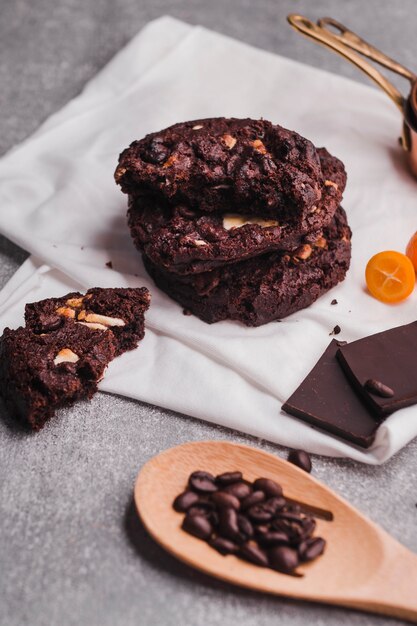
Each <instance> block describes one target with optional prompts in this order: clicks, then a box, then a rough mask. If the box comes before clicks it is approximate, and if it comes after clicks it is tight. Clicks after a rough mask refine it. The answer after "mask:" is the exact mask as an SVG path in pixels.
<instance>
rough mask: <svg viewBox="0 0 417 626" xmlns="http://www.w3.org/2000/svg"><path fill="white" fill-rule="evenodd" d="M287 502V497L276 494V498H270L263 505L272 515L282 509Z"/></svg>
mask: <svg viewBox="0 0 417 626" xmlns="http://www.w3.org/2000/svg"><path fill="white" fill-rule="evenodd" d="M285 504H286V500H285V498H283V497H282V496H276V497H275V498H269V499H268V500H267V501H266V502H265V504H264V505H263V506H264V508H265V509H266V510H267V511H270V512H271V513H272V515H275V514H276V513H277V512H278V511H281V510H282V509H283V508H284V506H285Z"/></svg>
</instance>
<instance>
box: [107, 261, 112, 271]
mask: <svg viewBox="0 0 417 626" xmlns="http://www.w3.org/2000/svg"><path fill="white" fill-rule="evenodd" d="M106 267H108V268H109V269H110V270H112V269H113V263H112V262H111V261H107V263H106Z"/></svg>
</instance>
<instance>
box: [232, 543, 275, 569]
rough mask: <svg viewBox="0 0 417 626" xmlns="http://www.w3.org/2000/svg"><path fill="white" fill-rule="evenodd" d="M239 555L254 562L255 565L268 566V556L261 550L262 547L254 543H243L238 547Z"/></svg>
mask: <svg viewBox="0 0 417 626" xmlns="http://www.w3.org/2000/svg"><path fill="white" fill-rule="evenodd" d="M239 555H240V556H241V557H243V558H244V559H246V560H247V561H250V562H251V563H255V565H260V566H261V567H268V556H267V554H266V552H265V550H262V548H259V547H258V546H257V545H256V544H252V543H245V544H244V545H243V546H242V547H241V548H240V550H239Z"/></svg>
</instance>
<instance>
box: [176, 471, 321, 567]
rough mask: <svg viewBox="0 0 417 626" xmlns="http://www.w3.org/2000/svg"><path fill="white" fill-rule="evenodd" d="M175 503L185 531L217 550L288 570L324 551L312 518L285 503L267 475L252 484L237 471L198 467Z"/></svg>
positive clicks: (259, 563) (294, 505)
mask: <svg viewBox="0 0 417 626" xmlns="http://www.w3.org/2000/svg"><path fill="white" fill-rule="evenodd" d="M173 507H174V509H175V511H177V512H179V513H185V517H184V520H183V523H182V528H183V530H185V531H186V532H187V533H190V534H191V535H194V536H195V537H198V538H199V539H204V540H205V541H207V542H208V543H209V544H210V546H212V547H213V548H214V549H215V550H217V551H218V552H220V553H221V554H223V555H226V554H234V555H236V556H239V557H241V558H243V559H246V560H247V561H250V562H251V563H255V564H256V565H260V566H262V567H270V568H272V569H275V570H278V571H280V572H284V573H286V574H294V573H295V569H296V567H297V566H298V565H299V564H300V563H303V562H304V563H305V562H307V561H312V560H313V559H315V558H316V557H318V556H319V555H320V554H322V553H323V551H324V547H325V543H326V542H325V541H324V539H322V538H321V537H313V533H314V530H315V527H316V522H315V519H314V517H312V516H311V515H307V514H304V513H302V511H301V508H300V507H299V506H298V505H296V504H290V503H289V502H287V500H286V499H285V497H284V496H283V491H282V487H281V486H280V485H279V484H278V483H276V482H275V481H274V480H271V479H270V478H257V479H256V480H255V481H254V482H253V483H251V482H249V481H247V480H244V478H243V475H242V472H239V471H233V472H225V473H224V474H219V475H218V476H213V475H212V474H210V473H209V472H204V471H196V472H193V473H192V474H190V477H189V479H188V486H187V489H186V490H185V491H184V492H183V493H181V494H180V495H178V496H177V497H176V498H175V500H174V503H173Z"/></svg>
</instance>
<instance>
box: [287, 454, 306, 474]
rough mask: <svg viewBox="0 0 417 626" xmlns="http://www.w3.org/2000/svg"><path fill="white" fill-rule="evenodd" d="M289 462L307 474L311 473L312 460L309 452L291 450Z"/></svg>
mask: <svg viewBox="0 0 417 626" xmlns="http://www.w3.org/2000/svg"><path fill="white" fill-rule="evenodd" d="M288 460H289V462H290V463H293V464H294V465H297V466H298V467H300V468H301V469H302V470H304V471H305V472H308V473H310V472H311V458H310V455H309V454H307V452H304V450H291V451H290V453H289V455H288Z"/></svg>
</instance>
